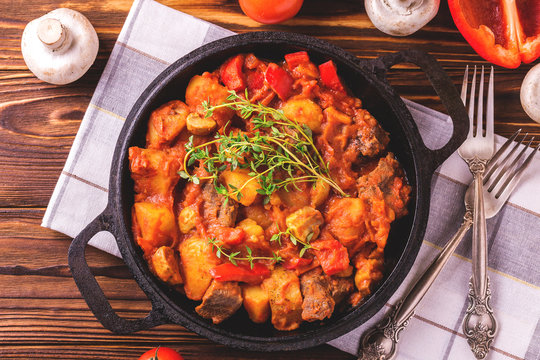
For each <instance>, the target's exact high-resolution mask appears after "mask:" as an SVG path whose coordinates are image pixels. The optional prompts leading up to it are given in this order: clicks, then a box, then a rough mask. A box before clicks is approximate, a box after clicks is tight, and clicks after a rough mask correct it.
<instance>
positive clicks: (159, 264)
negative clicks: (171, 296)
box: [151, 246, 183, 286]
mask: <svg viewBox="0 0 540 360" xmlns="http://www.w3.org/2000/svg"><path fill="white" fill-rule="evenodd" d="M151 264H152V269H153V270H154V273H155V274H156V275H157V276H158V277H159V278H160V279H161V280H163V281H164V282H166V283H168V284H170V285H172V286H176V285H180V284H182V283H183V281H182V276H181V275H180V267H179V266H178V259H177V257H176V255H175V254H174V250H173V249H172V248H170V247H168V246H162V247H160V248H159V249H157V250H156V252H155V253H154V255H152V259H151Z"/></svg>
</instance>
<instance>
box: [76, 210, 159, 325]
mask: <svg viewBox="0 0 540 360" xmlns="http://www.w3.org/2000/svg"><path fill="white" fill-rule="evenodd" d="M110 219H111V216H110V215H108V213H107V210H105V211H104V212H103V213H101V214H100V215H99V216H98V217H97V218H95V219H94V220H93V221H92V222H91V223H90V224H88V226H86V228H85V229H84V230H83V231H81V233H80V234H79V235H77V237H76V238H75V239H73V241H72V242H71V245H70V247H69V252H68V262H69V267H70V269H71V274H72V276H73V279H74V280H75V283H76V284H77V287H78V288H79V291H80V292H81V294H82V296H83V298H84V300H86V303H87V304H88V307H89V308H90V310H92V312H93V313H94V315H95V316H96V318H97V319H98V320H99V322H101V324H102V325H103V326H104V327H105V328H107V329H109V330H111V331H112V332H115V333H117V334H130V333H133V332H136V331H140V330H145V329H150V328H153V327H154V326H158V325H161V324H164V323H166V322H167V319H166V317H165V316H164V315H163V314H162V313H161V312H159V311H158V310H156V309H155V308H154V307H152V310H151V311H150V312H149V313H148V315H147V316H146V317H144V318H142V319H137V320H126V319H124V318H121V317H119V316H118V315H117V314H116V312H115V311H114V310H113V309H112V307H111V304H110V303H109V301H108V300H107V298H106V297H105V294H104V293H103V290H102V289H101V287H100V286H99V284H98V282H97V281H96V278H95V277H94V275H93V274H92V272H91V271H90V267H89V266H88V263H87V262H86V257H85V249H86V245H87V244H88V241H90V239H91V238H92V237H93V236H94V235H95V234H97V233H98V232H100V231H109V232H111V233H113V231H111V225H110V224H111V223H112V222H111V221H110ZM113 235H114V233H113Z"/></svg>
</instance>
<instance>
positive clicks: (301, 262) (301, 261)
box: [283, 256, 313, 270]
mask: <svg viewBox="0 0 540 360" xmlns="http://www.w3.org/2000/svg"><path fill="white" fill-rule="evenodd" d="M312 262H313V259H308V258H300V257H297V256H295V257H293V258H291V259H287V260H285V261H284V262H283V267H284V268H285V269H287V270H295V269H298V268H300V267H303V266H307V265H309V264H311V263H312Z"/></svg>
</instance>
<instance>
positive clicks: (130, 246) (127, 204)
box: [69, 32, 469, 351]
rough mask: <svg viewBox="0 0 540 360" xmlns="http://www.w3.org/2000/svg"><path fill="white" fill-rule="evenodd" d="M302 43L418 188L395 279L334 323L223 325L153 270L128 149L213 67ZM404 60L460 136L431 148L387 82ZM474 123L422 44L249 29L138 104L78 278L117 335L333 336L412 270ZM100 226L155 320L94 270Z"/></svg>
mask: <svg viewBox="0 0 540 360" xmlns="http://www.w3.org/2000/svg"><path fill="white" fill-rule="evenodd" d="M299 50H307V51H308V53H309V56H310V58H311V60H312V61H313V62H314V63H316V64H321V63H323V62H325V61H327V60H329V59H332V60H333V61H334V62H335V63H336V64H337V68H338V72H339V74H340V76H341V77H342V79H343V80H344V81H345V82H346V83H347V85H348V86H349V88H350V89H351V90H352V91H353V93H354V94H355V95H356V96H358V97H359V98H360V99H362V101H363V103H364V107H366V108H367V109H368V110H369V111H370V112H371V113H372V114H373V115H374V116H375V118H376V119H377V120H378V121H379V122H380V123H381V125H382V126H383V128H384V129H385V130H386V131H388V132H389V133H390V138H391V142H390V148H391V150H392V151H393V152H394V153H395V154H396V156H397V158H398V160H399V161H400V163H401V165H402V166H403V168H404V169H405V172H406V175H407V178H408V180H409V183H410V185H411V186H412V189H413V191H412V198H411V201H410V206H409V215H407V216H406V217H404V218H402V219H400V220H399V221H396V222H394V223H393V224H392V229H391V232H390V236H389V239H388V245H387V248H386V251H385V253H386V254H385V261H386V263H387V269H388V271H387V274H386V276H385V279H384V280H383V281H382V283H381V284H380V285H379V286H378V288H377V289H376V290H375V291H374V292H373V294H372V295H371V296H370V297H369V298H368V299H367V300H366V301H365V302H364V303H363V304H361V305H360V306H358V307H357V308H355V309H348V310H345V311H343V312H336V313H335V314H334V316H332V318H331V319H329V320H327V321H325V322H324V323H319V322H317V323H305V324H303V325H302V326H301V327H300V328H299V329H298V330H295V331H292V332H280V331H277V330H275V329H273V327H272V326H271V325H269V324H264V325H258V324H255V323H253V322H251V321H250V320H249V318H248V317H247V316H246V314H245V312H244V311H238V312H237V314H236V315H234V316H233V317H232V318H231V319H229V320H227V321H226V322H224V323H223V324H220V325H213V324H212V323H211V322H210V321H208V320H206V319H203V318H201V317H200V316H199V315H197V314H196V313H195V311H194V308H195V306H196V305H197V303H196V302H193V301H190V300H188V299H187V298H186V297H185V296H184V295H182V294H179V293H176V292H174V291H172V290H171V289H169V288H168V287H167V286H166V285H164V284H162V283H161V282H160V281H159V280H157V278H156V277H154V276H153V274H152V273H151V272H150V270H149V269H148V266H147V264H146V262H145V260H144V259H143V257H142V253H141V251H140V249H139V248H138V246H137V245H136V244H135V242H134V239H133V236H132V233H131V207H132V205H133V197H134V192H133V181H132V180H131V177H130V172H129V162H128V148H129V147H130V146H144V144H145V143H144V139H145V133H146V128H147V122H148V118H149V115H150V113H151V111H152V110H154V109H156V108H157V107H158V106H160V105H161V104H163V103H165V102H167V101H169V100H171V99H183V96H184V92H185V88H186V85H187V83H188V81H189V80H190V79H191V77H192V76H194V75H196V74H201V73H202V72H204V71H212V70H214V69H216V68H217V67H218V66H219V65H220V64H221V63H222V62H223V61H224V60H225V59H227V58H228V57H230V56H232V55H234V54H238V53H249V52H253V53H255V55H257V56H258V57H260V58H264V59H268V60H275V61H281V60H282V59H283V56H284V55H285V54H287V53H290V52H295V51H299ZM404 62H405V63H414V64H416V65H418V66H419V67H420V68H421V69H422V70H423V71H424V72H425V73H426V74H427V77H428V78H429V80H430V81H431V83H432V85H433V87H434V88H435V90H436V92H437V93H438V95H439V96H440V98H441V100H442V102H443V103H444V105H445V106H446V108H447V110H448V112H449V114H450V115H451V117H452V119H453V126H454V132H453V135H452V138H451V139H450V141H449V142H448V143H447V144H446V145H445V146H444V147H442V148H441V149H438V150H429V149H428V148H427V147H426V146H425V145H424V143H423V142H422V139H421V137H420V135H419V133H418V129H417V127H416V125H415V123H414V121H413V119H412V117H411V114H410V113H409V111H408V110H407V108H406V107H405V104H404V103H403V101H402V100H401V99H400V97H399V96H398V95H397V94H396V93H395V91H394V90H393V89H392V87H391V86H390V85H389V84H388V82H387V81H386V72H387V70H388V69H389V68H390V67H391V66H393V65H395V64H397V63H404ZM468 123H469V122H468V120H467V114H466V112H465V109H464V107H463V104H462V102H461V100H460V98H459V95H458V93H457V91H456V90H455V88H454V85H453V84H452V82H451V81H450V79H449V78H448V76H447V75H446V74H445V73H444V71H443V70H442V68H441V67H440V66H439V65H438V64H437V62H436V61H435V60H434V59H433V58H432V57H431V56H429V55H427V54H426V53H424V52H421V51H418V50H408V51H403V52H398V53H394V54H390V55H387V56H384V57H380V58H377V59H373V60H360V59H357V58H356V57H354V56H353V55H351V54H350V53H348V52H346V51H344V50H343V49H341V48H339V47H336V46H334V45H331V44H329V43H327V42H324V41H322V40H318V39H315V38H312V37H309V36H305V35H299V34H291V33H281V32H255V33H247V34H242V35H236V36H231V37H228V38H225V39H222V40H218V41H215V42H213V43H210V44H207V45H205V46H202V47H201V48H199V49H197V50H195V51H193V52H191V53H190V54H188V55H186V56H185V57H183V58H181V59H180V60H178V61H176V62H175V63H174V64H172V65H171V66H169V67H168V68H167V69H166V70H164V71H163V72H162V73H161V74H160V75H159V76H158V77H157V78H156V79H155V80H154V81H153V82H152V83H151V84H150V85H149V86H148V88H147V89H146V90H145V91H144V93H143V94H142V95H141V96H140V97H139V99H138V100H137V102H136V103H135V105H134V106H133V109H132V110H131V112H130V114H129V116H128V118H127V120H126V123H125V125H124V127H123V129H122V132H121V133H120V137H119V139H118V142H117V144H116V149H115V153H114V157H113V161H112V168H111V175H110V184H109V201H108V204H107V207H106V208H105V210H104V211H103V213H101V215H99V216H98V217H97V218H96V219H95V220H94V221H92V223H90V224H89V225H88V226H87V227H86V228H85V229H84V230H83V231H82V232H81V233H80V234H79V235H78V236H77V237H76V238H75V239H74V240H73V242H72V244H71V247H70V249H69V266H70V268H71V272H72V274H73V278H74V279H75V282H76V284H77V286H78V287H79V290H80V291H81V294H82V295H83V297H84V298H85V300H86V302H87V303H88V306H89V307H90V309H91V310H92V311H93V312H94V315H95V316H96V318H97V319H98V320H99V321H100V322H101V323H102V324H103V326H104V327H106V328H107V329H109V330H111V331H113V332H116V333H132V332H135V331H139V330H143V329H148V328H152V327H154V326H157V325H160V324H163V323H176V324H180V325H182V326H184V327H186V328H188V329H189V330H191V331H194V332H196V333H198V334H200V335H202V336H205V337H207V338H209V339H211V340H214V341H216V342H219V343H222V344H225V345H229V346H233V347H237V348H243V349H249V350H257V351H277V350H295V349H302V348H307V347H312V346H316V345H319V344H322V343H324V342H327V341H330V340H332V339H334V338H336V337H338V336H340V335H343V334H345V333H346V332H348V331H350V330H352V329H354V328H356V327H358V326H359V325H360V324H362V323H364V322H365V321H366V320H368V319H369V318H370V317H372V316H373V315H374V314H375V313H376V312H377V311H378V310H379V309H380V308H381V307H382V306H383V305H384V304H385V303H386V301H387V300H388V299H389V298H390V296H391V295H392V294H393V293H394V292H395V291H396V289H397V288H398V286H399V285H400V284H401V282H402V281H403V279H404V278H405V276H406V275H407V273H408V272H409V270H410V268H411V266H412V264H413V262H414V260H415V258H416V255H417V253H418V250H419V248H420V244H421V242H422V238H423V235H424V232H425V228H426V223H427V220H428V214H429V200H430V182H431V177H432V175H433V172H434V170H435V169H436V168H437V167H438V166H439V165H440V164H441V163H442V162H443V161H444V160H445V159H446V158H447V157H448V156H449V155H450V154H451V153H452V152H454V151H455V150H456V149H457V147H458V146H459V145H460V144H461V143H462V142H463V141H464V140H465V137H466V134H467V131H468ZM100 231H109V232H110V233H112V234H113V235H114V237H115V238H116V241H117V243H118V247H119V249H120V252H121V254H122V257H123V259H124V261H125V263H126V265H127V266H128V268H129V269H130V271H131V273H132V274H133V276H134V278H135V280H136V281H137V283H138V284H139V286H140V287H141V289H142V290H143V291H144V292H145V293H146V295H147V296H148V298H149V299H150V301H151V302H152V310H151V311H150V313H149V314H148V315H147V316H146V317H145V318H143V319H137V320H127V319H123V318H120V317H119V316H118V315H117V314H116V313H115V312H114V310H113V309H112V308H111V306H110V304H109V302H108V300H107V299H106V298H105V296H104V294H103V291H102V290H101V288H100V287H99V285H98V283H97V281H96V279H95V278H94V276H93V275H92V273H91V271H90V269H89V267H88V264H87V262H86V259H85V255H84V251H85V247H86V244H87V243H88V241H89V240H90V239H91V238H92V237H93V236H94V235H95V234H96V233H98V232H100Z"/></svg>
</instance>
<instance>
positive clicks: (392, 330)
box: [358, 206, 473, 360]
mask: <svg viewBox="0 0 540 360" xmlns="http://www.w3.org/2000/svg"><path fill="white" fill-rule="evenodd" d="M466 209H467V211H466V212H465V215H464V216H463V223H462V224H461V226H460V228H459V230H458V231H457V233H456V234H455V235H454V237H453V238H452V239H450V241H448V243H447V244H446V245H445V247H444V248H443V249H442V251H441V252H440V254H439V255H438V256H437V257H436V258H435V259H434V260H433V262H432V263H431V265H429V267H428V268H427V269H426V271H425V272H424V273H423V274H422V276H421V277H420V278H419V279H418V280H417V281H416V283H415V284H414V286H413V287H412V288H411V290H410V291H409V292H408V293H407V295H406V296H405V297H404V298H403V300H401V301H399V302H398V303H397V304H396V305H395V307H394V308H393V310H392V312H391V313H390V314H389V315H388V316H387V317H385V318H384V320H383V321H381V322H380V323H379V324H378V325H377V326H375V327H374V328H372V329H371V330H369V331H368V332H367V333H365V334H364V335H363V336H362V340H361V342H360V350H359V352H358V359H359V360H390V359H392V358H394V356H395V355H396V352H397V344H398V342H399V334H400V332H401V331H402V330H403V329H405V327H407V325H409V320H410V318H411V317H412V316H413V315H414V310H415V309H416V307H417V306H418V304H419V303H420V301H421V300H422V299H423V298H424V295H425V294H426V292H427V291H428V290H429V288H430V287H431V285H432V284H433V282H434V281H435V279H436V278H437V276H438V275H439V273H440V272H441V270H442V268H443V267H444V265H446V263H447V262H448V259H449V258H450V256H451V255H452V254H453V253H454V251H455V250H456V248H457V246H458V244H459V243H460V242H461V240H462V239H463V237H464V236H465V234H466V233H467V231H468V230H469V228H470V227H471V225H472V218H473V216H472V209H471V208H470V207H469V206H466Z"/></svg>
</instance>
